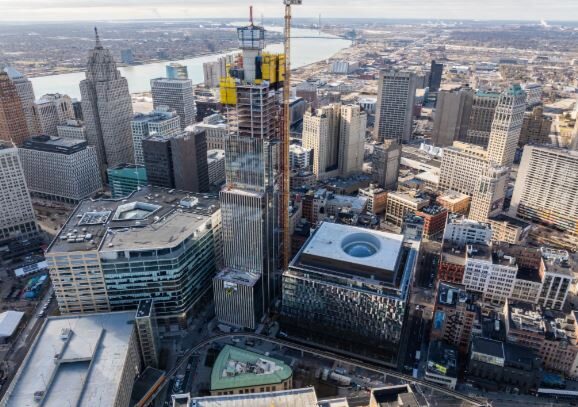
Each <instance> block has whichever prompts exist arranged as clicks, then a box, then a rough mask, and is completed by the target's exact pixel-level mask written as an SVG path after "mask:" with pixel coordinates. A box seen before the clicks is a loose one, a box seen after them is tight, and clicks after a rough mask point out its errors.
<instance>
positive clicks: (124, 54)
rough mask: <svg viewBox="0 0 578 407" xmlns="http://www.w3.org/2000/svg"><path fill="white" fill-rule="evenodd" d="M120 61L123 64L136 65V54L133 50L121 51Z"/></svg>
mask: <svg viewBox="0 0 578 407" xmlns="http://www.w3.org/2000/svg"><path fill="white" fill-rule="evenodd" d="M120 61H121V62H122V63H123V64H127V65H132V64H134V54H133V53H132V49H123V50H121V51H120Z"/></svg>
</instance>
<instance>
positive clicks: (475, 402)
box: [135, 332, 489, 407]
mask: <svg viewBox="0 0 578 407" xmlns="http://www.w3.org/2000/svg"><path fill="white" fill-rule="evenodd" d="M234 337H244V338H252V339H255V340H262V341H268V342H270V343H274V344H276V345H279V346H281V347H286V348H291V349H295V350H298V351H301V352H305V353H309V354H312V355H315V356H320V357H324V358H327V359H332V360H338V361H340V362H343V363H347V364H349V365H352V366H355V367H359V368H362V369H366V370H369V371H373V372H376V373H379V374H382V375H384V376H387V375H389V376H392V377H395V378H397V379H401V380H404V381H406V382H408V383H411V384H419V385H420V386H424V387H427V388H429V389H431V390H435V391H437V392H439V393H443V394H445V395H448V396H451V397H455V398H456V399H459V400H462V401H465V402H468V403H470V404H471V405H472V406H480V407H485V406H489V403H487V402H485V401H481V400H479V399H476V398H474V397H469V396H467V395H465V394H462V393H459V392H456V391H453V390H449V389H447V388H445V387H442V386H438V385H436V384H434V383H430V382H426V381H424V380H419V379H414V378H413V377H412V376H408V375H405V374H403V373H400V372H397V371H395V370H391V369H388V368H385V367H378V366H376V365H372V364H369V363H366V362H362V361H360V360H358V359H354V358H351V357H345V356H341V355H338V354H336V353H333V352H328V351H325V350H320V349H316V348H313V347H310V346H305V345H300V344H296V343H294V342H290V341H288V340H284V339H279V338H272V337H269V336H264V335H257V334H254V333H244V332H241V333H239V332H238V333H227V334H220V335H215V336H212V337H211V338H207V339H205V340H203V341H201V342H199V343H198V344H197V345H195V346H193V347H192V348H190V349H189V350H187V351H186V352H185V353H184V355H183V356H182V357H181V358H179V360H178V361H177V364H176V366H175V367H174V368H173V369H172V370H170V371H169V372H167V373H165V375H164V376H163V377H162V379H161V380H159V382H158V384H157V385H156V386H155V387H153V388H151V389H150V390H149V392H148V393H147V394H145V396H144V397H143V398H142V400H141V401H139V402H138V403H137V404H136V405H135V407H146V406H150V405H151V404H152V402H153V401H154V400H155V398H156V397H157V396H158V395H159V393H160V392H161V391H162V390H163V388H164V387H165V386H166V385H167V384H168V383H169V382H170V380H171V379H172V378H173V377H174V376H175V375H176V374H177V372H178V371H179V370H180V369H181V368H182V367H183V366H184V365H185V364H186V363H187V360H188V359H189V357H190V356H191V355H193V354H194V353H196V352H198V351H199V350H201V349H202V348H203V347H205V346H207V345H210V344H212V343H213V342H218V341H221V340H223V339H232V338H234Z"/></svg>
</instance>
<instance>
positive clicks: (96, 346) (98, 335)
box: [3, 311, 134, 407]
mask: <svg viewBox="0 0 578 407" xmlns="http://www.w3.org/2000/svg"><path fill="white" fill-rule="evenodd" d="M133 319H134V312H133V311H130V312H114V313H106V314H89V315H79V316H66V317H52V318H48V319H47V320H46V322H45V323H44V325H43V326H42V328H41V329H40V332H39V333H38V336H37V337H36V339H35V341H34V342H33V344H32V346H31V347H30V350H29V351H28V354H27V355H26V358H25V359H24V361H23V362H22V365H21V366H20V369H18V372H17V373H16V376H15V378H14V381H13V383H12V384H11V385H10V388H9V389H8V391H7V393H6V395H5V396H4V399H3V403H5V404H4V405H6V406H8V407H12V406H14V407H37V406H39V405H40V404H39V403H38V402H37V401H35V395H36V396H44V401H43V403H42V406H43V407H62V406H69V405H70V406H77V405H78V406H112V405H114V401H115V398H116V396H117V393H118V391H119V390H120V389H119V384H120V381H121V378H122V372H123V369H124V366H125V362H126V358H127V354H128V349H129V343H130V338H131V336H132V334H133V329H134V325H133V324H131V323H130V321H132V320H133Z"/></svg>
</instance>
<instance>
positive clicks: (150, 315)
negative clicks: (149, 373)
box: [134, 298, 160, 367]
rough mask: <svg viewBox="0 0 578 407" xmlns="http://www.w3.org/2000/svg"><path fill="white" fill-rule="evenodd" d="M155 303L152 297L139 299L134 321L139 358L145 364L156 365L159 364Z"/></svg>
mask: <svg viewBox="0 0 578 407" xmlns="http://www.w3.org/2000/svg"><path fill="white" fill-rule="evenodd" d="M155 316H156V313H155V303H154V300H153V299H152V298H148V299H146V300H141V301H140V302H139V303H138V307H137V309H136V315H135V318H134V322H135V325H136V330H137V333H138V342H139V345H140V351H141V358H142V361H143V363H144V365H145V366H151V367H157V366H158V364H159V353H160V344H159V334H158V326H157V322H156V320H155Z"/></svg>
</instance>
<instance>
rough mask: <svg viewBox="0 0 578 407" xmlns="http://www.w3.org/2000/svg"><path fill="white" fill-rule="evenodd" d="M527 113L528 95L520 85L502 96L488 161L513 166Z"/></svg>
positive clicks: (492, 133) (493, 129) (491, 137)
mask: <svg viewBox="0 0 578 407" xmlns="http://www.w3.org/2000/svg"><path fill="white" fill-rule="evenodd" d="M525 111H526V95H525V94H524V91H523V90H522V88H521V87H520V85H512V86H511V87H510V88H509V89H507V90H506V91H504V92H503V93H502V94H501V95H500V99H499V100H498V104H497V106H496V113H495V114H494V120H493V121H492V129H491V130H490V138H489V141H488V159H489V160H490V162H492V163H493V164H495V165H499V166H507V167H509V166H511V165H512V164H513V162H514V156H515V154H516V148H517V147H518V141H519V140H520V132H521V131H522V123H523V121H524V112H525Z"/></svg>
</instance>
